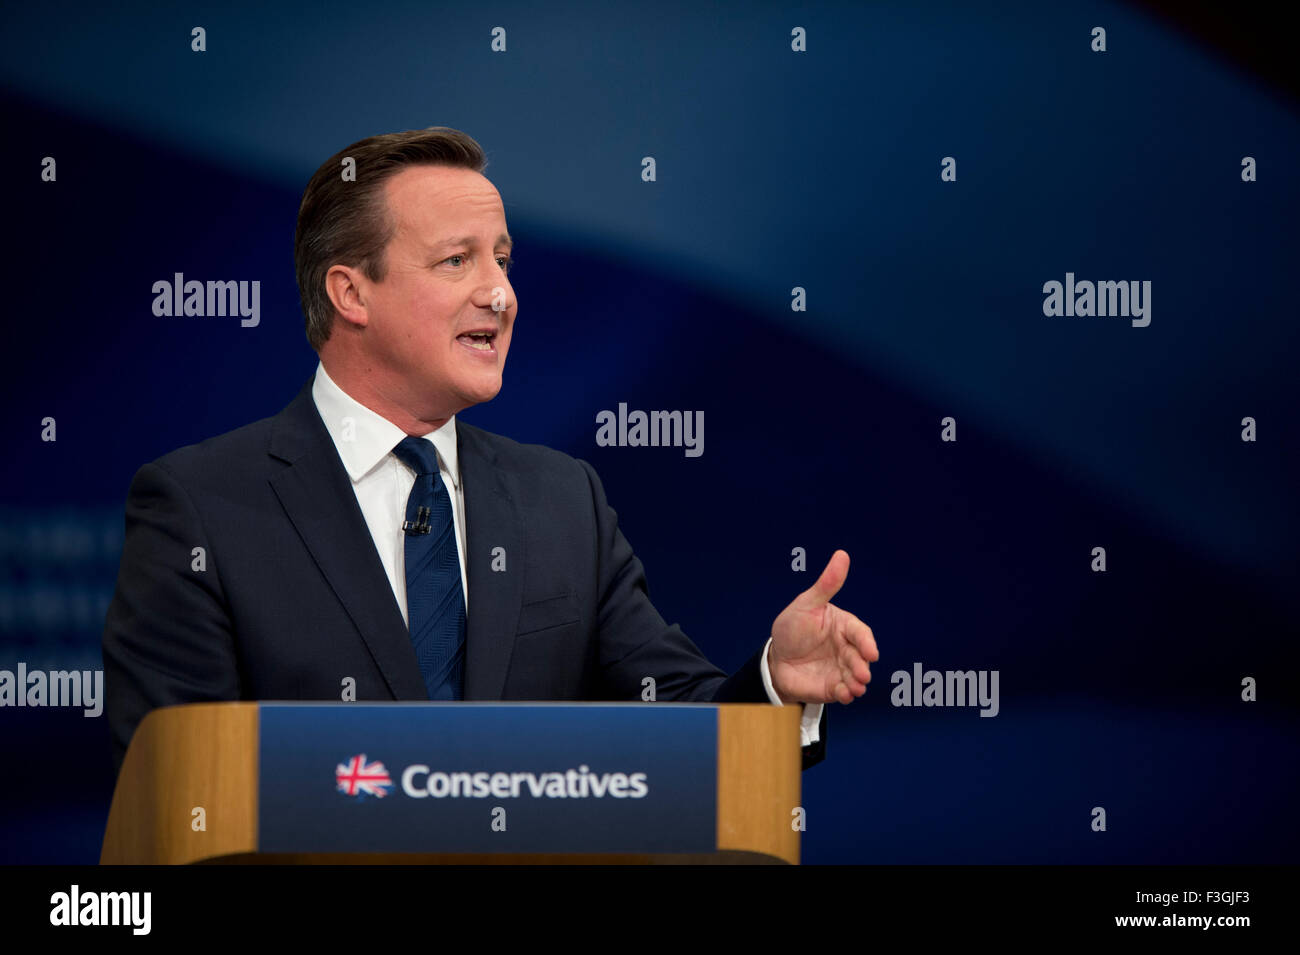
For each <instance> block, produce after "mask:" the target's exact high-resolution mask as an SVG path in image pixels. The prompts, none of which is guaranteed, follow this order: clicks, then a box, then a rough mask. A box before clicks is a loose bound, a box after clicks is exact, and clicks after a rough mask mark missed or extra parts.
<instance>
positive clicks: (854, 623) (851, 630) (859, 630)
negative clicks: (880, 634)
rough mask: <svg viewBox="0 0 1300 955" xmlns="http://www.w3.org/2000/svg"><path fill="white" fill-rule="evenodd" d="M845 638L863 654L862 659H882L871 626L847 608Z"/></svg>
mask: <svg viewBox="0 0 1300 955" xmlns="http://www.w3.org/2000/svg"><path fill="white" fill-rule="evenodd" d="M844 618H845V620H844V640H845V642H847V643H848V644H849V645H850V646H853V647H855V648H856V649H857V651H858V653H860V654H862V659H864V660H869V661H871V662H873V663H874V662H875V661H876V660H879V659H880V650H879V649H878V648H877V647H876V635H875V633H874V632H873V631H872V629H871V628H870V627H868V626H867V625H866V624H865V623H863V622H862V621H861V620H859V619H858V618H857V617H855V616H853V614H851V613H849V612H848V611H847V610H846V611H844Z"/></svg>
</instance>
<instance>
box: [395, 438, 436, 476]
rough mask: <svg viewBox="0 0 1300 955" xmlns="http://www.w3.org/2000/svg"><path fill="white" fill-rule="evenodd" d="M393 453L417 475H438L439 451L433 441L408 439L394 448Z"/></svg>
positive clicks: (404, 439)
mask: <svg viewBox="0 0 1300 955" xmlns="http://www.w3.org/2000/svg"><path fill="white" fill-rule="evenodd" d="M393 453H394V454H395V455H397V457H398V460H400V461H401V462H402V463H403V464H405V465H406V466H407V467H409V468H411V470H413V471H414V472H415V473H416V474H437V473H438V449H437V448H435V447H434V446H433V442H432V441H429V440H426V439H425V438H412V437H406V438H403V439H402V440H401V441H399V442H398V444H397V447H395V448H393Z"/></svg>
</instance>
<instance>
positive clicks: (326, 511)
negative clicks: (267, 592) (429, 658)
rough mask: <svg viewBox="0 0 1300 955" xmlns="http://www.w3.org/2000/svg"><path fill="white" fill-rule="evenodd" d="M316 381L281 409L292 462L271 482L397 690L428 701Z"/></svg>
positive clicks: (274, 444) (284, 455) (282, 436)
mask: <svg viewBox="0 0 1300 955" xmlns="http://www.w3.org/2000/svg"><path fill="white" fill-rule="evenodd" d="M311 385H312V382H311V380H308V382H307V384H306V385H305V386H304V387H303V389H302V391H300V392H299V393H298V397H296V398H295V399H294V400H293V401H292V402H291V403H290V404H289V406H288V407H287V408H285V409H284V411H282V412H280V414H279V415H277V416H276V421H275V428H274V430H273V431H272V434H271V445H270V453H271V454H272V455H273V456H274V457H276V458H279V459H280V460H282V461H284V462H286V463H287V464H288V465H289V466H288V467H286V468H285V469H284V470H282V471H281V472H280V473H279V474H277V475H276V476H275V477H273V478H271V487H272V488H273V489H274V491H275V494H276V496H277V497H278V498H279V499H280V504H281V505H282V506H283V507H284V510H285V513H286V514H287V515H288V516H289V520H290V521H292V522H293V526H294V527H295V528H296V529H297V531H298V534H299V535H300V536H301V537H302V540H303V543H305V544H306V545H307V549H308V550H309V551H310V552H311V555H312V558H313V559H314V560H315V561H316V564H317V565H318V566H319V567H320V569H321V573H323V574H324V575H325V579H326V580H327V581H328V582H329V584H330V586H331V587H332V588H333V589H334V592H335V593H336V594H337V595H338V598H339V600H340V601H341V602H342V603H343V606H344V609H346V611H347V613H348V616H349V617H351V618H352V622H353V623H354V624H355V625H356V627H357V630H359V631H360V633H361V637H362V639H363V640H365V642H366V646H367V647H368V648H369V650H370V655H371V657H372V658H373V659H374V661H375V665H376V666H377V667H378V669H379V672H380V673H381V674H382V675H383V678H384V681H385V682H386V683H387V684H388V688H389V690H390V691H391V692H392V694H393V697H394V698H395V699H398V700H428V699H429V694H428V691H427V690H426V689H425V686H424V680H423V678H422V677H421V675H420V667H419V664H418V662H417V661H416V659H415V650H414V648H413V647H412V646H411V638H410V634H409V632H408V631H407V629H406V623H405V622H404V621H403V620H402V612H401V610H400V609H399V608H398V606H397V601H396V600H395V599H394V598H393V588H392V585H391V584H390V583H389V581H388V575H387V574H386V573H385V572H384V565H383V563H382V562H381V561H380V559H379V554H378V553H376V551H375V546H374V540H373V538H372V537H371V536H370V528H369V527H368V526H367V525H366V520H365V517H364V516H363V515H362V513H361V506H360V505H359V504H358V503H357V497H356V492H355V491H353V490H352V484H351V482H350V481H349V480H348V475H347V472H346V471H345V470H344V469H343V462H342V461H340V460H339V455H338V449H337V448H335V447H334V441H333V439H332V438H330V435H329V431H328V430H327V429H326V427H325V423H324V422H323V421H322V420H321V417H320V413H319V412H318V411H317V410H316V403H315V402H314V401H313V400H312V397H311ZM470 527H471V528H472V527H473V524H472V523H471V524H470ZM285 599H286V600H292V599H293V595H292V594H286V595H285ZM511 632H513V630H512V631H511Z"/></svg>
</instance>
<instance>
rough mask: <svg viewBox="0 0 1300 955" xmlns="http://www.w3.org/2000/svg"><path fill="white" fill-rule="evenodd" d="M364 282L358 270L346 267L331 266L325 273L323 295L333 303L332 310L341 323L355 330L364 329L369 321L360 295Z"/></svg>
mask: <svg viewBox="0 0 1300 955" xmlns="http://www.w3.org/2000/svg"><path fill="white" fill-rule="evenodd" d="M365 281H366V278H365V276H364V275H362V273H361V270H360V269H354V268H352V267H351V266H348V265H332V266H330V270H329V271H328V272H326V273H325V294H326V295H328V296H329V299H330V301H331V302H332V303H334V310H335V311H337V312H338V313H339V315H340V316H341V317H342V319H343V321H345V322H347V323H348V324H349V325H353V326H355V327H357V328H365V327H366V325H367V324H368V323H369V321H370V315H369V313H368V312H367V311H366V302H365V297H364V296H363V294H362V289H363V287H364V285H363V283H364V282H365Z"/></svg>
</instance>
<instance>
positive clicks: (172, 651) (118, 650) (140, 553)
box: [103, 462, 240, 772]
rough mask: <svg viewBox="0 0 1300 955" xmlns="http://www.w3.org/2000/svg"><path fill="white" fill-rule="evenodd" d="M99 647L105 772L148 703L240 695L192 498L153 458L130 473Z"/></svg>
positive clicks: (211, 558) (228, 631)
mask: <svg viewBox="0 0 1300 955" xmlns="http://www.w3.org/2000/svg"><path fill="white" fill-rule="evenodd" d="M200 548H201V550H200ZM103 653H104V684H105V686H104V696H105V715H106V717H107V721H108V726H109V732H110V734H111V737H112V747H113V766H114V772H117V771H120V770H121V768H122V760H123V759H124V758H125V756H126V749H127V746H128V745H129V744H130V742H131V737H132V736H133V735H134V733H135V729H136V726H138V725H139V723H140V721H141V720H142V719H144V717H145V714H147V713H148V712H149V711H150V710H153V709H156V708H157V707H160V706H170V705H172V704H177V703H198V702H206V701H219V700H237V699H239V697H240V677H239V673H238V666H237V663H236V657H235V651H234V641H233V639H232V628H231V625H230V614H229V612H228V609H227V606H226V601H225V596H224V594H223V592H222V588H221V580H220V575H219V572H218V568H217V557H216V555H215V554H214V553H213V550H212V547H211V541H210V539H209V537H208V535H207V534H206V532H205V530H204V527H203V523H202V521H201V519H200V517H199V514H198V511H197V510H196V509H195V507H194V504H193V502H192V500H191V499H190V497H189V495H188V494H187V493H186V491H185V489H184V488H183V487H182V486H181V485H180V484H179V483H178V482H177V481H176V479H175V478H174V477H173V476H172V475H171V473H170V472H169V471H168V470H167V469H166V468H165V466H164V465H163V464H162V463H161V462H154V463H152V464H146V465H145V466H144V467H142V468H141V469H140V470H139V471H138V472H136V475H135V478H134V480H132V482H131V489H130V492H129V493H128V496H127V502H126V533H125V539H124V544H123V549H122V563H121V567H120V569H119V571H118V576H117V588H116V590H115V591H114V594H113V600H112V602H111V603H110V605H109V608H108V615H107V617H106V619H105V622H104V637H103Z"/></svg>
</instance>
